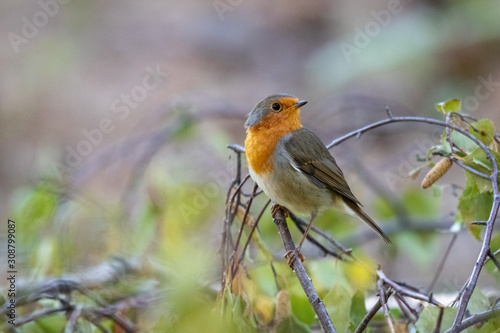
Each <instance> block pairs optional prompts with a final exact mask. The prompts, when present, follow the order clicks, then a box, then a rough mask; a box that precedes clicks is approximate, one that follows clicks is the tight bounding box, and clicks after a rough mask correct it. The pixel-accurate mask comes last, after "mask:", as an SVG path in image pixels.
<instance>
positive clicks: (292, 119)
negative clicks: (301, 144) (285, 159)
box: [245, 110, 302, 175]
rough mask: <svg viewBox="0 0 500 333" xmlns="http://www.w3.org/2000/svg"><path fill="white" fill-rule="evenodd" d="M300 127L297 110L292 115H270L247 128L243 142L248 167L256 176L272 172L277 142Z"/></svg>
mask: <svg viewBox="0 0 500 333" xmlns="http://www.w3.org/2000/svg"><path fill="white" fill-rule="evenodd" d="M301 127H302V125H301V124H300V120H299V117H298V110H297V112H296V113H295V112H294V114H290V113H285V114H283V113H281V114H270V115H268V116H266V117H265V118H264V119H263V120H262V121H261V122H260V123H259V124H258V125H256V126H253V127H251V128H249V129H248V130H247V138H246V140H245V150H246V156H247V163H248V166H249V167H251V168H252V169H253V171H254V172H255V173H256V174H258V175H262V174H265V173H268V172H272V171H273V167H274V161H273V153H274V150H275V148H276V145H277V144H278V141H279V140H280V139H281V138H282V137H284V136H285V135H287V134H289V133H291V132H293V131H295V130H297V129H299V128H301Z"/></svg>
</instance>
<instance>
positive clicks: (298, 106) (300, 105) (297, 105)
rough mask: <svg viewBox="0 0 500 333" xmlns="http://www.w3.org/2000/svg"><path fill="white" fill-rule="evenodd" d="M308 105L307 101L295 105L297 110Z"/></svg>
mask: <svg viewBox="0 0 500 333" xmlns="http://www.w3.org/2000/svg"><path fill="white" fill-rule="evenodd" d="M306 104H307V101H306V100H302V101H298V102H297V103H295V105H294V106H295V107H296V108H300V107H303V106H304V105H306Z"/></svg>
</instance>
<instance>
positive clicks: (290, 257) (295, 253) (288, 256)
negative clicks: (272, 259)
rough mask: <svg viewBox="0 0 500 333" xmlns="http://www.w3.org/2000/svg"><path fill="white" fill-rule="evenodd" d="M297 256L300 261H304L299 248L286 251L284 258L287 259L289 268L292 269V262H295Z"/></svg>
mask: <svg viewBox="0 0 500 333" xmlns="http://www.w3.org/2000/svg"><path fill="white" fill-rule="evenodd" d="M297 257H298V258H300V261H301V262H304V260H306V258H305V257H304V256H303V255H302V253H300V250H299V249H295V250H292V251H288V252H287V253H286V254H285V259H286V260H287V262H288V266H290V268H291V269H293V264H294V263H295V260H297Z"/></svg>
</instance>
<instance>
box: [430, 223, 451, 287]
mask: <svg viewBox="0 0 500 333" xmlns="http://www.w3.org/2000/svg"><path fill="white" fill-rule="evenodd" d="M457 236H458V233H457V232H454V233H453V236H452V237H451V241H450V244H448V247H447V248H446V251H445V253H444V256H443V259H441V262H440V263H439V266H438V269H437V271H436V274H434V278H433V279H432V282H431V284H430V285H429V288H427V293H430V292H431V291H432V290H433V289H434V286H435V285H436V282H437V280H438V278H439V275H441V272H442V271H443V268H444V265H445V264H446V261H447V260H448V257H449V255H450V253H451V248H452V247H453V244H454V243H455V240H456V239H457Z"/></svg>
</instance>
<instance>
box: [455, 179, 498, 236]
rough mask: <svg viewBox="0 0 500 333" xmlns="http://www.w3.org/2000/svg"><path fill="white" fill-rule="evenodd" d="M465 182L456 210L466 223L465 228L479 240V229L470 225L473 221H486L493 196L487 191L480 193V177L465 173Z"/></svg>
mask: <svg viewBox="0 0 500 333" xmlns="http://www.w3.org/2000/svg"><path fill="white" fill-rule="evenodd" d="M465 174H466V178H467V182H466V184H465V189H464V191H463V192H462V195H461V196H460V198H459V199H458V206H457V208H458V210H459V211H460V214H461V216H462V218H463V220H464V222H465V223H467V227H468V228H469V230H470V231H471V232H472V234H473V235H474V236H475V237H476V238H477V239H478V240H479V234H480V232H481V229H482V228H481V227H480V226H477V225H472V224H471V222H473V221H486V220H488V217H489V215H490V210H491V205H492V204H493V194H492V192H489V191H484V192H481V189H480V188H479V186H478V183H477V181H478V179H480V177H478V176H475V175H474V174H472V173H470V172H468V171H466V172H465Z"/></svg>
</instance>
